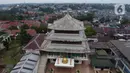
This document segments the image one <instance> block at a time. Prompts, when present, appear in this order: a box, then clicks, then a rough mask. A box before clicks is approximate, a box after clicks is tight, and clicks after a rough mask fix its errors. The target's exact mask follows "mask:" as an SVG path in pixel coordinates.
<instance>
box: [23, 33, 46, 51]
mask: <svg viewBox="0 0 130 73" xmlns="http://www.w3.org/2000/svg"><path fill="white" fill-rule="evenodd" d="M44 37H45V35H44V34H37V35H36V36H34V38H33V39H32V40H31V41H30V42H29V43H28V44H27V45H26V46H25V47H24V48H23V50H39V49H40V46H41V45H42V43H43V41H44Z"/></svg>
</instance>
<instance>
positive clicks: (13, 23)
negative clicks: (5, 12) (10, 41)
mask: <svg viewBox="0 0 130 73" xmlns="http://www.w3.org/2000/svg"><path fill="white" fill-rule="evenodd" d="M9 24H10V25H11V26H18V25H19V22H17V21H14V22H9Z"/></svg>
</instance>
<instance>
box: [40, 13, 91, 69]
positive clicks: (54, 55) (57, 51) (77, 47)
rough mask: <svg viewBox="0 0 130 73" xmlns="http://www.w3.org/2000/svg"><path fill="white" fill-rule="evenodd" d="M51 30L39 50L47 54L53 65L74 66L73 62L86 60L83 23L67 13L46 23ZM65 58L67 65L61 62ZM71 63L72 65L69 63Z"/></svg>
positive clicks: (79, 62) (86, 44)
mask: <svg viewBox="0 0 130 73" xmlns="http://www.w3.org/2000/svg"><path fill="white" fill-rule="evenodd" d="M48 28H49V29H51V31H50V32H49V33H48V34H47V37H46V39H45V41H44V42H43V44H42V45H41V49H40V51H41V52H43V53H45V52H46V54H47V58H48V59H50V62H52V63H55V66H63V67H74V64H81V63H82V61H84V60H88V55H87V54H88V53H89V52H90V49H89V45H88V42H87V40H86V36H85V33H84V29H85V28H84V24H83V22H81V21H78V20H76V19H74V18H72V17H71V16H70V15H69V14H67V15H65V16H64V17H63V18H61V19H59V20H57V21H54V23H53V24H51V25H48ZM62 60H66V61H67V62H68V65H65V64H63V63H62V62H60V61H62ZM69 61H70V63H72V64H73V65H72V66H71V65H69ZM66 64H67V63H66Z"/></svg>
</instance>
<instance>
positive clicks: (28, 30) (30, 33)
mask: <svg viewBox="0 0 130 73" xmlns="http://www.w3.org/2000/svg"><path fill="white" fill-rule="evenodd" d="M27 33H28V34H29V35H31V36H34V35H36V34H37V32H36V31H35V30H34V29H27Z"/></svg>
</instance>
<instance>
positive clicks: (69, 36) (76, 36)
mask: <svg viewBox="0 0 130 73" xmlns="http://www.w3.org/2000/svg"><path fill="white" fill-rule="evenodd" d="M47 39H51V40H68V41H83V40H85V38H82V37H80V35H79V34H62V33H61V34H59V33H54V34H52V35H50V36H49V37H47Z"/></svg>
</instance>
